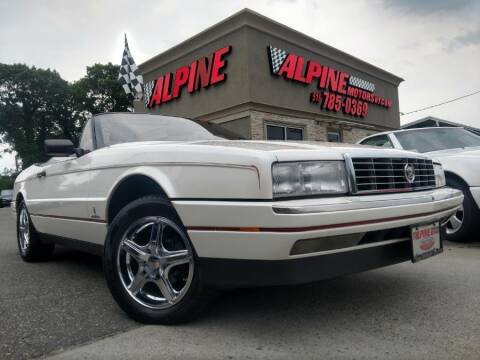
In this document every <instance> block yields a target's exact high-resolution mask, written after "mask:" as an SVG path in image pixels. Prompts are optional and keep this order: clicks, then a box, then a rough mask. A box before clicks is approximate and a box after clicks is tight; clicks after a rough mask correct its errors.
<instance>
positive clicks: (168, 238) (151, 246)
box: [103, 196, 213, 324]
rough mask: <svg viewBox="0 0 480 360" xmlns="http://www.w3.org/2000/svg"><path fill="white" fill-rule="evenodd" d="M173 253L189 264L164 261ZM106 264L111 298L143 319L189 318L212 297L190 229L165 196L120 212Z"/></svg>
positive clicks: (160, 321)
mask: <svg viewBox="0 0 480 360" xmlns="http://www.w3.org/2000/svg"><path fill="white" fill-rule="evenodd" d="M174 253H175V254H177V255H178V258H177V261H180V260H179V259H182V258H181V256H184V258H183V260H182V261H184V262H185V263H181V264H180V265H171V264H170V265H169V261H170V260H165V259H167V257H168V259H173V256H172V255H171V254H174ZM182 254H183V255H182ZM177 255H174V256H177ZM103 264H104V270H105V276H106V280H107V284H108V287H109V289H110V292H111V293H112V296H113V298H114V299H115V301H116V302H117V303H118V305H119V306H120V307H121V308H122V309H123V310H124V311H125V312H126V313H127V314H128V315H129V316H130V317H131V318H133V319H134V320H136V321H139V322H141V323H146V324H179V323H185V322H188V321H190V320H192V319H194V318H195V317H196V316H197V315H198V314H199V313H200V312H201V311H202V310H203V309H204V307H205V306H206V305H207V304H208V302H209V300H210V298H211V296H212V295H213V291H212V290H210V289H208V288H206V287H205V286H204V285H203V284H202V281H201V273H200V268H199V266H198V258H197V255H196V253H195V250H194V248H193V246H192V244H191V242H190V239H189V238H188V234H187V231H186V229H185V228H184V226H183V225H182V223H181V221H180V219H179V217H178V215H177V214H176V211H175V209H174V208H173V207H172V205H171V204H170V202H169V201H167V200H165V199H163V198H161V197H157V196H146V197H142V198H140V199H138V200H135V201H133V202H132V203H130V204H128V205H127V206H125V207H124V208H123V209H122V210H120V212H119V213H118V214H117V215H116V216H115V218H114V220H113V221H112V223H111V225H110V228H109V232H108V234H107V239H106V243H105V249H104V257H103ZM172 264H173V262H172ZM168 266H171V267H170V268H168Z"/></svg>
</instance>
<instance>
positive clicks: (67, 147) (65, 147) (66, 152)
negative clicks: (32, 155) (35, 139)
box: [44, 139, 75, 157]
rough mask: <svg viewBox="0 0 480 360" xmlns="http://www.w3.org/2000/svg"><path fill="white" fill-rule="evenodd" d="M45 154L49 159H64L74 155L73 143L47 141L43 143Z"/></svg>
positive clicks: (59, 140) (62, 140)
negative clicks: (56, 157) (55, 157)
mask: <svg viewBox="0 0 480 360" xmlns="http://www.w3.org/2000/svg"><path fill="white" fill-rule="evenodd" d="M44 148H45V154H46V155H47V156H49V157H53V156H58V157H66V156H70V155H72V154H75V148H74V147H73V143H72V142H71V141H70V140H67V139H48V140H45V142H44Z"/></svg>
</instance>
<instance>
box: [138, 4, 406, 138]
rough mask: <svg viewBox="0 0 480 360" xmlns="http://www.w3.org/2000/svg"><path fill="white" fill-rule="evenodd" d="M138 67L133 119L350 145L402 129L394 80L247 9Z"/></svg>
mask: <svg viewBox="0 0 480 360" xmlns="http://www.w3.org/2000/svg"><path fill="white" fill-rule="evenodd" d="M139 68H140V71H141V73H142V75H143V77H144V83H145V87H144V88H145V95H144V100H143V101H139V102H136V103H135V111H136V112H148V113H155V114H163V115H173V116H180V117H186V118H191V119H197V120H204V121H209V122H212V123H216V124H220V125H221V126H223V127H225V128H227V129H229V130H230V131H233V132H235V133H237V134H238V135H239V136H241V137H243V138H246V139H256V140H258V139H272V140H282V139H286V140H310V141H327V140H328V141H344V142H355V141H357V140H359V139H361V138H362V137H365V136H367V135H370V134H373V133H375V132H378V131H385V130H391V129H398V128H399V127H400V115H399V105H398V85H399V84H400V82H401V81H402V79H401V78H399V77H398V76H395V75H393V74H391V73H389V72H387V71H385V70H382V69H380V68H378V67H376V66H374V65H371V64H369V63H367V62H365V61H362V60H359V59H357V58H355V57H353V56H351V55H348V54H346V53H344V52H342V51H340V50H337V49H335V48H333V47H331V46H328V45H326V44H324V43H321V42H319V41H318V40H316V39H313V38H311V37H308V36H306V35H304V34H302V33H299V32H297V31H295V30H293V29H291V28H289V27H286V26H284V25H282V24H279V23H277V22H275V21H273V20H271V19H269V18H266V17H264V16H262V15H260V14H258V13H255V12H253V11H251V10H248V9H245V10H242V11H240V12H238V13H236V14H235V15H233V16H231V17H229V18H227V19H225V20H224V21H222V22H220V23H218V24H216V25H214V26H212V27H210V28H208V29H207V30H205V31H203V32H201V33H199V34H197V35H195V36H193V37H192V38H190V39H188V40H186V41H184V42H182V43H180V44H178V45H176V46H174V47H173V48H171V49H169V50H167V51H165V52H163V53H161V54H159V55H157V56H155V57H154V58H152V59H150V60H148V61H146V62H144V63H143V64H141V65H140V66H139Z"/></svg>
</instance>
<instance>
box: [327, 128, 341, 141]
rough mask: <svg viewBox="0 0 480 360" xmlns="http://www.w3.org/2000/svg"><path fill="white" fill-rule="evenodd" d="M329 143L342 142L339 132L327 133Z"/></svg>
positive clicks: (330, 131) (331, 131)
mask: <svg viewBox="0 0 480 360" xmlns="http://www.w3.org/2000/svg"><path fill="white" fill-rule="evenodd" d="M327 141H328V142H341V141H342V136H341V133H340V131H338V130H329V131H328V132H327Z"/></svg>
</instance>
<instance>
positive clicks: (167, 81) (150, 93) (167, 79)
mask: <svg viewBox="0 0 480 360" xmlns="http://www.w3.org/2000/svg"><path fill="white" fill-rule="evenodd" d="M231 51H232V47H231V46H225V47H223V48H221V49H218V50H216V51H215V52H213V53H212V54H210V55H209V56H208V57H202V58H200V59H198V60H195V61H193V62H192V63H191V64H190V65H188V66H185V65H184V66H181V67H179V68H178V69H177V70H175V73H166V74H162V75H160V76H159V77H158V78H157V79H156V80H153V81H149V82H147V83H145V85H144V101H145V106H146V107H147V108H152V107H154V106H160V105H161V104H164V103H167V102H169V101H173V100H176V99H178V98H180V96H181V94H182V90H183V89H184V88H186V89H187V91H188V93H190V94H192V93H194V92H197V91H199V90H200V89H202V88H207V87H209V86H213V85H217V84H220V83H222V82H224V81H225V80H226V79H227V74H225V73H224V70H225V68H226V66H227V60H226V59H225V58H226V57H227V56H228V54H230V52H231Z"/></svg>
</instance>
